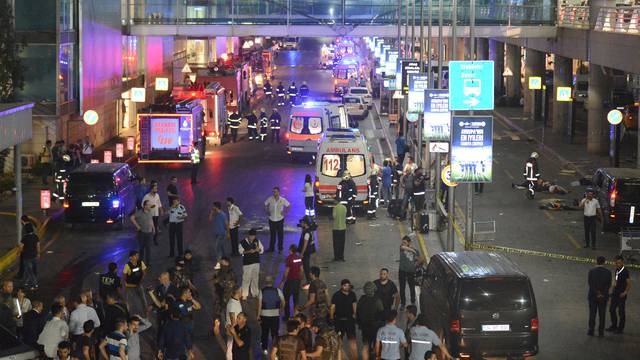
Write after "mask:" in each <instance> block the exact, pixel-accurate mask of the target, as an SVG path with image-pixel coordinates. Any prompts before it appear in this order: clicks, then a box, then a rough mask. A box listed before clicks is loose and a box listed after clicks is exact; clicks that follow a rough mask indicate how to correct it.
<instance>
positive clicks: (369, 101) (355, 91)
mask: <svg viewBox="0 0 640 360" xmlns="http://www.w3.org/2000/svg"><path fill="white" fill-rule="evenodd" d="M347 95H349V96H360V97H361V98H362V100H364V104H365V105H367V109H371V107H372V106H373V97H372V96H371V93H370V92H369V89H367V88H366V87H350V88H349V91H347Z"/></svg>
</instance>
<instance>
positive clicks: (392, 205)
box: [387, 199, 407, 220]
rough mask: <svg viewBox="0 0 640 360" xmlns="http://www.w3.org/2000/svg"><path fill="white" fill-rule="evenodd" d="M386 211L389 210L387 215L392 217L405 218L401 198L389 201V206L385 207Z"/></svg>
mask: <svg viewBox="0 0 640 360" xmlns="http://www.w3.org/2000/svg"><path fill="white" fill-rule="evenodd" d="M387 211H388V212H389V217H391V218H394V219H400V220H403V219H405V218H406V216H407V214H406V213H405V211H403V210H402V200H401V199H394V200H391V201H390V202H389V207H387Z"/></svg>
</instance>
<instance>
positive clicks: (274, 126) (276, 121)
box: [269, 109, 282, 143]
mask: <svg viewBox="0 0 640 360" xmlns="http://www.w3.org/2000/svg"><path fill="white" fill-rule="evenodd" d="M281 122H282V117H280V113H278V109H273V112H272V113H271V116H270V117H269V125H271V142H272V143H273V142H274V141H277V142H278V143H279V142H280V123H281Z"/></svg>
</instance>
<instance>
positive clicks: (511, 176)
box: [504, 169, 514, 180]
mask: <svg viewBox="0 0 640 360" xmlns="http://www.w3.org/2000/svg"><path fill="white" fill-rule="evenodd" d="M504 173H505V174H507V176H508V177H509V179H511V180H513V179H514V178H513V175H511V173H510V172H509V170H507V169H504Z"/></svg>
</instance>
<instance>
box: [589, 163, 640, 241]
mask: <svg viewBox="0 0 640 360" xmlns="http://www.w3.org/2000/svg"><path fill="white" fill-rule="evenodd" d="M592 181H593V190H594V191H595V197H596V198H597V199H598V202H599V203H600V208H601V209H602V215H603V216H604V228H605V229H606V230H617V229H618V228H620V227H640V169H628V168H627V169H625V168H600V169H598V170H596V172H595V174H594V175H593V180H592Z"/></svg>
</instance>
